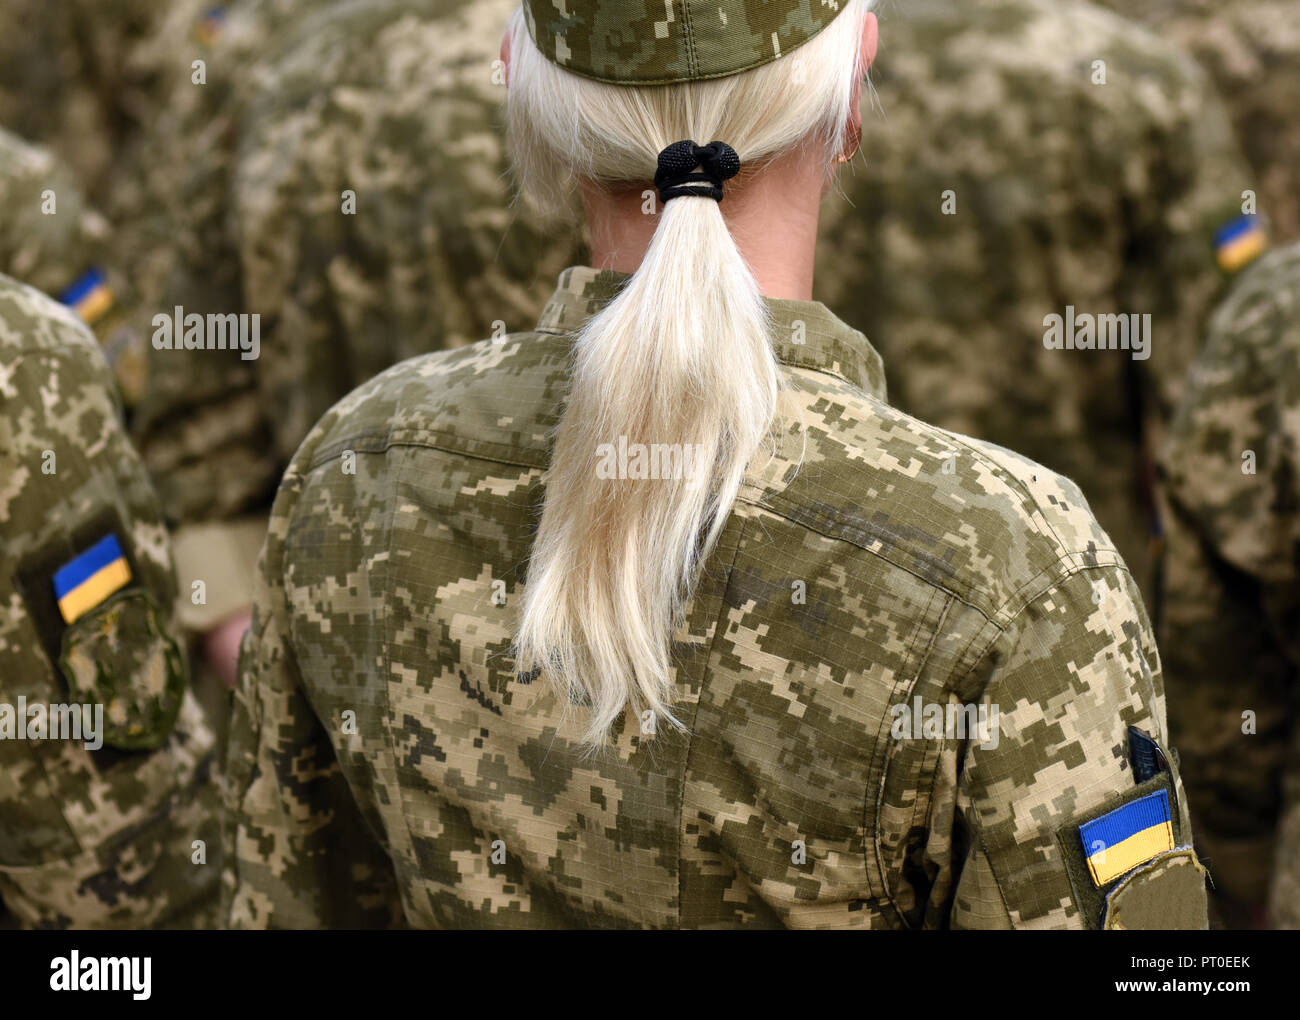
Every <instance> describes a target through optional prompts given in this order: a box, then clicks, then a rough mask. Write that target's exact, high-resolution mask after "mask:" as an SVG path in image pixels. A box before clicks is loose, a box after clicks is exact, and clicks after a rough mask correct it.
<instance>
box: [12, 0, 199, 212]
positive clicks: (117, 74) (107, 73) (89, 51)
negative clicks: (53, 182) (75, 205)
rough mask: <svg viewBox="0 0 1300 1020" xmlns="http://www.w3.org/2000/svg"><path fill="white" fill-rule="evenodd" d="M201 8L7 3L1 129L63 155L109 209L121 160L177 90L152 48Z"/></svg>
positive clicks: (170, 0) (152, 1)
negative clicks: (183, 13)
mask: <svg viewBox="0 0 1300 1020" xmlns="http://www.w3.org/2000/svg"><path fill="white" fill-rule="evenodd" d="M198 2H199V0H113V2H112V3H103V2H102V0H57V2H51V0H5V3H4V4H3V5H2V6H0V124H2V125H4V126H5V127H6V128H8V129H10V130H11V131H15V132H17V133H18V134H20V135H22V136H23V137H25V138H31V139H34V140H35V141H37V142H40V143H41V144H43V145H46V146H48V147H49V148H50V149H51V150H53V151H54V152H55V153H57V154H58V156H59V158H60V159H62V160H63V161H64V162H66V163H67V164H68V165H69V166H70V167H71V168H72V170H73V172H74V173H75V174H76V178H77V181H78V183H79V184H80V185H81V187H82V188H83V189H84V190H85V191H86V192H87V194H88V195H89V196H90V198H91V199H92V200H93V201H94V202H95V203H96V204H97V205H99V206H100V207H101V208H107V207H108V203H109V200H110V198H111V193H112V191H113V189H114V188H115V187H117V186H118V185H119V184H120V183H121V182H122V181H123V179H124V174H123V173H122V166H121V163H120V158H121V156H122V155H123V154H124V152H125V151H126V149H127V147H129V145H130V144H131V141H132V139H133V138H134V137H135V136H136V135H137V134H138V132H139V131H140V130H141V129H142V128H143V127H144V126H146V125H148V124H149V123H151V122H152V120H153V119H154V117H155V116H156V115H157V113H158V111H159V110H160V109H161V108H162V106H163V105H164V104H165V103H166V101H167V96H168V94H169V91H170V89H171V87H172V86H173V85H174V84H175V78H174V76H173V75H172V74H171V69H170V67H168V66H167V64H168V63H169V62H170V61H169V60H168V59H167V57H166V55H165V51H164V50H162V49H161V48H155V49H147V46H148V43H149V40H150V39H151V38H152V37H153V36H154V34H155V33H156V32H157V31H159V30H160V28H161V27H162V25H163V24H164V23H165V22H166V21H167V18H168V16H169V14H170V12H171V9H172V8H173V7H180V6H184V5H187V4H189V5H195V6H197V3H198ZM153 56H157V57H161V58H162V59H161V60H158V61H154V60H152V59H146V58H147V57H153ZM171 56H172V57H174V56H175V54H174V53H173V54H171ZM187 64H188V62H187ZM185 70H186V72H188V67H186V68H185Z"/></svg>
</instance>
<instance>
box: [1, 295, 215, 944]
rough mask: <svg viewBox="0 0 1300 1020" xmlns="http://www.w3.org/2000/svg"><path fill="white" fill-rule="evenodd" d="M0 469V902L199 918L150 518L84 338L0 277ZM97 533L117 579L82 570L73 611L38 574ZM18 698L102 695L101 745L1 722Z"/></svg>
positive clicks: (186, 738)
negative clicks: (24, 731) (109, 549)
mask: <svg viewBox="0 0 1300 1020" xmlns="http://www.w3.org/2000/svg"><path fill="white" fill-rule="evenodd" d="M0 479H3V483H2V484H0V539H2V541H0V737H3V739H0V899H3V902H4V906H5V908H6V909H7V911H8V912H9V913H10V914H12V915H13V917H14V918H15V919H16V920H17V921H18V922H20V923H21V924H23V925H25V926H33V927H59V928H62V927H78V928H91V927H114V928H120V927H126V928H139V927H206V926H210V925H213V924H215V923H216V922H217V920H218V918H217V916H216V913H215V909H216V907H217V899H218V897H217V893H218V890H219V885H220V883H219V873H220V860H219V853H220V830H219V819H218V814H217V812H218V807H219V804H220V796H219V794H218V792H217V786H216V778H215V774H214V769H215V767H216V763H215V762H214V755H213V738H212V734H211V732H210V731H209V728H208V724H207V721H206V720H205V718H204V717H203V715H202V713H201V711H200V709H199V708H198V705H197V702H196V701H195V699H194V697H193V696H192V695H191V694H190V692H189V690H188V685H187V677H188V673H187V669H186V664H185V658H184V656H183V654H182V652H181V650H180V647H179V646H178V644H177V642H176V641H175V640H174V638H173V637H172V633H173V626H172V618H171V605H172V600H173V599H174V598H175V594H176V579H175V575H174V573H173V571H172V565H171V558H170V549H169V545H168V539H167V532H166V529H165V527H164V526H163V523H162V519H161V516H160V514H159V510H158V506H157V503H156V500H155V497H154V493H153V490H152V488H151V487H150V485H149V482H148V479H147V477H146V475H145V473H144V469H143V467H142V466H141V465H140V462H139V461H138V459H137V458H136V456H135V454H134V452H133V451H132V449H131V447H130V446H129V444H128V443H127V440H126V437H125V434H124V432H123V429H122V425H121V422H120V420H119V410H118V407H117V406H116V404H115V402H114V399H113V393H112V378H111V376H110V373H109V371H108V367H107V365H106V364H105V362H104V360H103V357H102V355H101V354H100V352H99V349H98V348H97V346H96V344H95V341H94V338H93V337H91V335H90V334H89V332H88V331H87V330H86V329H85V327H84V325H83V324H82V323H81V322H80V320H78V319H77V318H76V316H75V315H74V314H73V313H72V312H71V311H70V310H69V309H67V308H65V307H63V306H61V305H59V304H57V303H56V302H54V301H52V300H50V299H49V298H47V297H46V296H44V295H42V294H41V293H40V292H38V291H37V290H35V289H33V288H31V287H28V286H26V285H24V284H20V283H18V282H16V281H14V280H11V279H9V278H7V277H0ZM105 540H111V542H113V543H116V548H117V550H118V552H119V553H120V557H118V558H117V559H116V560H115V562H114V564H112V565H111V566H112V570H113V571H116V573H115V574H114V576H115V577H116V578H117V579H116V580H115V581H113V582H112V583H111V584H108V583H107V582H105V581H104V576H105V575H104V574H102V573H98V574H93V575H91V576H90V577H89V578H88V579H87V580H86V581H85V584H87V585H91V586H92V587H91V588H80V589H77V590H76V591H74V592H73V596H75V597H80V598H81V599H82V604H81V606H80V608H79V609H77V610H75V611H74V610H73V609H72V608H71V607H70V605H69V604H68V603H66V602H61V601H59V598H60V596H61V595H62V594H63V592H62V591H61V589H60V588H59V587H58V581H57V578H58V577H60V576H63V568H65V567H67V566H69V565H70V564H81V563H84V562H85V561H84V560H83V556H84V555H85V554H86V553H87V552H88V550H93V549H96V548H100V547H101V543H102V542H103V541H105ZM106 569H107V568H106ZM95 585H98V586H97V587H96V586H95ZM87 592H91V593H92V594H90V595H88V594H87ZM73 596H66V595H65V596H64V597H65V598H67V597H73ZM19 699H25V702H26V705H27V706H28V707H30V706H32V705H42V706H49V705H66V704H102V705H103V706H104V717H103V718H104V724H105V725H104V732H103V740H104V743H103V746H102V747H100V748H98V749H93V750H92V749H88V748H87V747H86V746H85V743H84V742H83V741H81V740H75V739H74V740H62V739H58V740H56V739H52V738H51V739H19V738H18V733H19V731H18V729H16V728H15V720H16V717H17V714H18V713H19V711H20V706H21V705H22V702H20V700H19ZM6 708H7V710H8V721H7V723H6V720H5V718H4V717H3V716H4V715H5V713H6ZM6 726H7V727H8V728H6ZM195 840H202V841H204V843H205V844H206V855H207V861H206V863H202V864H196V863H192V858H193V855H194V854H195V853H196V850H195V847H194V846H193V843H194V841H195Z"/></svg>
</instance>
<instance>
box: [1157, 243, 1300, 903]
mask: <svg viewBox="0 0 1300 1020" xmlns="http://www.w3.org/2000/svg"><path fill="white" fill-rule="evenodd" d="M1298 302H1300V246H1294V245H1293V246H1291V247H1290V248H1285V249H1281V250H1279V251H1277V252H1274V253H1272V254H1271V255H1268V256H1265V257H1264V258H1262V259H1261V260H1260V261H1259V262H1258V263H1256V264H1255V265H1254V266H1252V267H1251V268H1250V269H1247V270H1246V271H1245V272H1244V273H1243V274H1242V276H1241V278H1240V279H1239V280H1238V282H1237V283H1236V284H1235V286H1234V288H1233V291H1232V293H1231V294H1230V295H1229V296H1228V298H1227V299H1226V300H1225V301H1224V303H1223V304H1222V305H1221V306H1220V308H1219V309H1218V310H1217V311H1216V313H1215V315H1214V317H1213V319H1212V320H1211V323H1210V328H1209V330H1208V333H1207V338H1206V344H1205V349H1204V351H1203V352H1202V354H1201V357H1200V359H1199V361H1198V362H1197V365H1196V369H1195V371H1194V372H1193V373H1192V374H1191V376H1190V379H1189V384H1188V392H1187V394H1186V399H1185V401H1184V403H1183V405H1182V407H1180V409H1179V411H1178V414H1177V415H1176V416H1175V417H1174V419H1173V422H1172V423H1171V426H1170V430H1169V436H1168V438H1167V441H1166V443H1165V446H1164V448H1163V450H1162V451H1161V467H1162V470H1163V474H1164V479H1165V486H1166V489H1167V492H1168V498H1169V500H1170V503H1171V510H1170V513H1169V514H1168V515H1167V516H1168V522H1167V538H1166V542H1167V555H1166V563H1167V566H1166V570H1165V583H1164V589H1165V591H1164V604H1165V610H1164V620H1163V621H1162V624H1161V628H1160V640H1161V648H1162V649H1163V650H1164V654H1165V663H1166V674H1167V676H1168V678H1169V681H1168V682H1169V689H1170V693H1171V698H1172V697H1174V696H1177V697H1178V699H1179V701H1178V703H1177V704H1173V703H1171V706H1170V713H1169V722H1170V727H1171V729H1172V731H1173V735H1174V737H1175V739H1177V740H1178V742H1179V746H1180V748H1181V749H1182V752H1183V755H1184V765H1185V770H1186V772H1185V775H1186V779H1187V784H1188V788H1189V790H1190V791H1191V796H1192V802H1193V805H1194V807H1195V810H1196V817H1197V822H1198V836H1199V838H1200V839H1201V842H1202V846H1203V849H1204V850H1205V852H1206V854H1207V856H1208V858H1209V859H1210V860H1211V862H1212V866H1213V868H1214V871H1215V882H1216V892H1217V894H1218V895H1217V896H1216V899H1224V898H1226V900H1227V902H1224V903H1223V905H1224V906H1225V907H1226V908H1232V907H1238V908H1245V909H1247V910H1250V909H1253V908H1257V907H1259V906H1260V905H1261V904H1262V903H1263V902H1264V899H1265V896H1266V895H1267V887H1268V883H1269V877H1270V870H1273V871H1275V872H1276V873H1277V874H1278V875H1279V876H1280V875H1282V874H1283V873H1284V872H1285V871H1286V869H1287V868H1288V867H1291V868H1292V869H1293V870H1294V869H1295V868H1296V867H1298V866H1297V865H1294V864H1293V863H1291V862H1294V861H1295V860H1296V859H1297V856H1298V854H1297V848H1296V843H1295V838H1296V837H1295V835H1294V831H1295V827H1294V824H1291V825H1289V826H1288V825H1287V824H1285V823H1284V824H1283V826H1282V828H1281V833H1282V838H1281V839H1280V840H1279V839H1275V837H1276V836H1277V835H1278V833H1277V832H1276V831H1275V830H1276V829H1277V826H1278V820H1279V817H1285V816H1286V814H1287V812H1288V811H1290V812H1292V814H1294V810H1295V808H1294V805H1295V804H1296V803H1297V797H1298V796H1300V793H1297V791H1296V788H1295V783H1294V780H1292V781H1291V782H1290V783H1287V782H1285V781H1284V779H1283V776H1284V773H1285V770H1286V767H1287V762H1288V760H1289V759H1290V760H1291V761H1295V760H1297V759H1300V747H1298V746H1297V736H1298V734H1297V728H1296V713H1295V705H1296V701H1295V698H1296V691H1297V677H1298V676H1300V626H1298V625H1297V621H1300V575H1298V573H1297V571H1298V569H1300V556H1298V555H1297V553H1296V550H1300V487H1298V484H1297V479H1298V478H1300V427H1297V425H1298V423H1300V371H1297V369H1296V365H1297V356H1298V352H1300V325H1298V324H1297V317H1296V314H1295V309H1296V306H1297V303H1298ZM1293 767H1294V766H1293ZM1288 805H1290V807H1288ZM1275 846H1276V851H1275ZM1273 861H1275V862H1276V864H1275V866H1274V868H1273V869H1270V862H1273ZM1278 881H1285V879H1284V878H1279V879H1278ZM1291 881H1292V882H1294V881H1295V879H1294V878H1293V879H1292V880H1291ZM1294 909H1295V908H1294V907H1293V908H1292V911H1294ZM1282 912H1283V913H1285V909H1283V911H1282ZM1244 916H1245V917H1247V918H1248V917H1249V915H1248V914H1247V915H1244Z"/></svg>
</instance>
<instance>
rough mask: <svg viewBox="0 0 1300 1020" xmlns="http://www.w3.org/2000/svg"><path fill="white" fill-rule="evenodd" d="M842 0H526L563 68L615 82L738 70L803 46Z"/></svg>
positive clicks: (535, 26) (540, 40)
mask: <svg viewBox="0 0 1300 1020" xmlns="http://www.w3.org/2000/svg"><path fill="white" fill-rule="evenodd" d="M846 3H847V0H524V16H525V19H526V20H527V22H528V32H529V34H530V35H531V36H532V37H533V42H534V43H536V44H537V48H538V49H540V50H541V51H542V53H543V54H545V55H546V57H547V59H549V60H551V61H553V62H554V63H556V64H558V65H559V66H560V67H562V68H564V69H565V70H566V71H572V72H573V73H574V74H580V75H582V76H583V77H586V78H594V79H596V80H597V81H604V82H612V83H615V84H621V85H668V84H671V83H673V82H683V81H699V80H701V79H704V78H722V77H726V76H727V75H730V74H739V73H740V72H741V71H747V70H749V69H750V68H752V67H759V66H760V65H762V64H766V63H768V62H769V61H772V60H775V59H776V58H777V57H779V56H781V55H782V54H784V53H789V52H790V51H791V50H793V49H796V48H797V47H799V46H802V45H803V44H804V43H806V42H807V41H808V40H809V39H811V38H812V37H813V36H815V35H816V34H817V33H818V32H820V31H821V30H822V29H823V28H825V27H826V26H827V25H829V24H830V22H831V20H832V19H833V18H834V17H835V16H836V15H837V14H839V13H840V11H841V10H843V9H844V7H845V5H846Z"/></svg>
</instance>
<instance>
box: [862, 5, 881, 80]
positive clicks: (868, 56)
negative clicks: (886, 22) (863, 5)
mask: <svg viewBox="0 0 1300 1020" xmlns="http://www.w3.org/2000/svg"><path fill="white" fill-rule="evenodd" d="M879 45H880V23H879V22H877V21H876V16H875V15H874V14H871V13H870V12H868V14H867V16H866V17H865V18H863V19H862V39H861V41H860V42H859V43H858V48H859V49H860V50H861V52H862V68H863V70H866V69H867V68H868V67H870V66H871V65H872V64H874V63H875V61H876V48H877V47H878V46H879Z"/></svg>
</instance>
